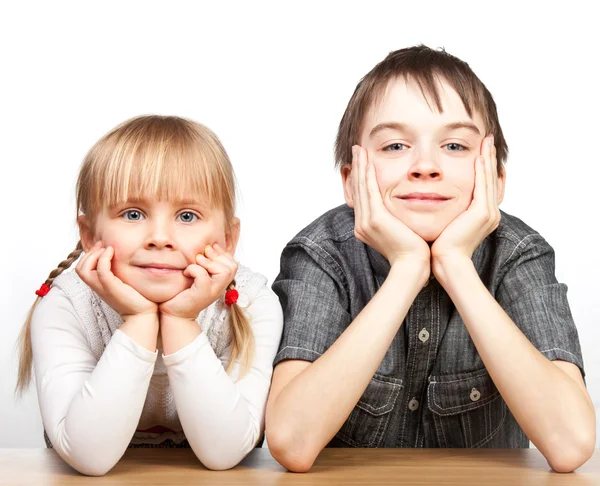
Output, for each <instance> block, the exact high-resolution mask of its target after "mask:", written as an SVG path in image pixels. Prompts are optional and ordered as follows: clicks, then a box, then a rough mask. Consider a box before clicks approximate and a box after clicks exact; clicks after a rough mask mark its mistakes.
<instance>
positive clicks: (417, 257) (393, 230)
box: [352, 145, 430, 276]
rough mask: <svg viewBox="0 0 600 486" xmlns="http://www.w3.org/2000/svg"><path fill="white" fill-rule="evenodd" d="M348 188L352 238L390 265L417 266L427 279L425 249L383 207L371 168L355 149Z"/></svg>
mask: <svg viewBox="0 0 600 486" xmlns="http://www.w3.org/2000/svg"><path fill="white" fill-rule="evenodd" d="M352 186H353V202H354V218H355V219H354V234H355V235H356V237H357V238H358V239H359V240H360V241H362V242H363V243H366V244H367V245H369V246H371V247H372V248H375V249H376V250H377V251H378V252H379V253H381V254H382V255H383V256H384V257H385V258H386V259H387V260H388V261H389V262H390V265H392V266H393V265H394V264H396V263H399V262H410V263H411V264H414V263H421V264H423V265H424V266H426V267H427V276H429V266H430V263H429V261H430V253H429V245H428V244H427V243H426V242H425V240H423V239H422V238H421V237H420V236H418V235H417V234H416V233H415V232H413V231H412V230H411V229H410V228H409V227H408V226H406V225H405V224H404V223H403V222H402V221H400V220H399V219H398V218H396V217H395V216H393V215H392V214H391V213H390V212H389V211H388V209H387V208H386V207H385V205H384V203H383V199H382V197H381V192H380V191H379V185H378V183H377V177H376V175H375V168H374V167H373V164H369V161H368V160H367V151H366V150H365V149H364V148H363V147H361V146H359V145H355V146H354V147H352Z"/></svg>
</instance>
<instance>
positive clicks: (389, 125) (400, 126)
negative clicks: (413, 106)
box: [369, 121, 481, 138]
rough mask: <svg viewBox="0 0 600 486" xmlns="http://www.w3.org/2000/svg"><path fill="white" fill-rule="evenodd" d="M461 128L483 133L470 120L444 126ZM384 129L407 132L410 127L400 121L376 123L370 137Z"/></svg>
mask: <svg viewBox="0 0 600 486" xmlns="http://www.w3.org/2000/svg"><path fill="white" fill-rule="evenodd" d="M460 128H466V129H467V130H471V131H472V132H473V133H475V134H476V135H481V133H480V132H479V128H477V125H475V124H474V123H472V122H468V121H464V122H453V123H448V124H447V125H445V126H444V129H445V130H448V131H451V130H458V129H460ZM383 130H396V131H398V132H406V131H408V127H407V125H405V124H404V123H398V122H386V123H380V124H379V125H375V126H374V127H373V129H372V130H371V133H369V138H373V137H374V136H375V135H377V134H378V133H379V132H382V131H383Z"/></svg>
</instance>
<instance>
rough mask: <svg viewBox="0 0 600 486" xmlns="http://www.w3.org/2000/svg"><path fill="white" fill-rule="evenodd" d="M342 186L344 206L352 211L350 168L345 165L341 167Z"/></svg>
mask: <svg viewBox="0 0 600 486" xmlns="http://www.w3.org/2000/svg"><path fill="white" fill-rule="evenodd" d="M341 172H342V184H343V185H344V199H345V200H346V204H347V205H348V206H349V207H351V208H352V209H354V199H353V197H352V195H353V191H352V166H351V165H350V164H346V165H344V166H343V167H342V170H341Z"/></svg>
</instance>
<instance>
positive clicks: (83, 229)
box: [77, 214, 95, 253]
mask: <svg viewBox="0 0 600 486" xmlns="http://www.w3.org/2000/svg"><path fill="white" fill-rule="evenodd" d="M77 225H78V226H79V238H80V239H81V246H83V251H84V252H86V253H87V252H88V251H89V249H90V248H91V247H92V246H94V243H95V241H94V233H93V232H92V227H91V224H90V222H89V221H88V219H87V218H86V216H85V215H84V214H82V215H80V216H78V217H77Z"/></svg>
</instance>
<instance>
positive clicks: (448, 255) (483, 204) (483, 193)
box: [431, 136, 501, 279]
mask: <svg viewBox="0 0 600 486" xmlns="http://www.w3.org/2000/svg"><path fill="white" fill-rule="evenodd" d="M497 164H498V162H497V160H496V147H495V145H494V138H493V136H489V137H486V138H485V139H484V143H483V148H482V151H481V155H480V156H478V157H477V159H476V160H475V188H474V190H473V200H472V201H471V205H470V206H469V207H468V209H467V210H466V211H465V212H463V213H462V214H460V215H459V216H457V217H456V219H454V221H452V222H451V223H450V224H449V225H448V226H447V227H446V228H445V229H444V231H443V232H442V234H440V236H438V238H437V239H436V240H435V242H434V243H433V245H432V247H431V264H432V271H433V273H434V275H435V276H436V278H438V279H439V273H440V272H441V270H442V268H441V266H442V265H443V264H445V263H448V262H449V261H450V260H455V261H460V260H463V261H466V260H469V261H470V260H471V257H472V256H473V252H474V251H475V248H477V247H478V246H479V245H480V243H481V242H482V241H483V240H484V239H485V238H486V237H487V236H488V235H489V234H490V233H491V232H492V231H494V230H495V229H496V228H497V227H498V224H499V223H500V218H501V216H500V209H498V171H497Z"/></svg>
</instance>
